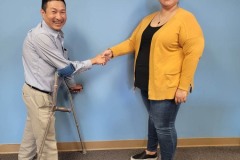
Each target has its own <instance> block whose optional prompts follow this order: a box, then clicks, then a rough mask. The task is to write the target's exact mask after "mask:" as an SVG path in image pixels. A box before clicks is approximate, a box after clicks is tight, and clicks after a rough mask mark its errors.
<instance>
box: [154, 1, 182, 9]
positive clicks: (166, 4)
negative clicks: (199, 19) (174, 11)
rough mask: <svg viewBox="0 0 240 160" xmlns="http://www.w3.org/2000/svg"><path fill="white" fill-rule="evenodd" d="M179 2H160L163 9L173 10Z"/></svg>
mask: <svg viewBox="0 0 240 160" xmlns="http://www.w3.org/2000/svg"><path fill="white" fill-rule="evenodd" d="M178 1H179V0H159V2H160V4H161V6H162V8H165V9H171V8H172V7H174V6H176V5H178Z"/></svg>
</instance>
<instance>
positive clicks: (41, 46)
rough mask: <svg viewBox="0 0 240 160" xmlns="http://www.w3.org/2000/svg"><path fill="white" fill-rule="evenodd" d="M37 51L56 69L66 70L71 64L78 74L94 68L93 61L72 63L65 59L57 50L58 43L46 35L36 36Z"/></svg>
mask: <svg viewBox="0 0 240 160" xmlns="http://www.w3.org/2000/svg"><path fill="white" fill-rule="evenodd" d="M34 42H35V47H36V48H35V49H36V50H37V53H39V56H40V57H41V58H42V59H43V60H44V61H45V62H47V63H48V64H50V65H51V66H54V67H55V68H56V69H62V68H65V67H66V66H67V65H69V64H70V63H72V64H73V66H74V67H75V72H74V74H76V73H81V72H83V71H85V70H88V69H90V68H91V67H92V64H91V61H90V60H86V61H70V60H68V59H66V58H65V57H64V55H63V54H62V53H61V51H59V49H58V48H57V45H56V44H55V43H56V42H55V41H54V40H53V39H52V38H51V37H49V36H48V35H46V34H38V35H37V36H35V41H34Z"/></svg>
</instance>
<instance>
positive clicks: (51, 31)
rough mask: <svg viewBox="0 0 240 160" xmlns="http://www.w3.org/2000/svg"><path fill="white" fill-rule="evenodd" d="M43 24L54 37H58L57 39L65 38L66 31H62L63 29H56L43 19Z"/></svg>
mask: <svg viewBox="0 0 240 160" xmlns="http://www.w3.org/2000/svg"><path fill="white" fill-rule="evenodd" d="M41 26H42V27H43V28H44V29H46V30H47V31H48V32H49V33H50V34H52V35H53V37H54V38H56V39H57V37H60V38H64V33H63V32H62V30H60V31H56V30H54V29H52V28H50V27H49V26H48V25H47V24H46V22H45V21H44V20H42V22H41Z"/></svg>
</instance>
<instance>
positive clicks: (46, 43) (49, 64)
mask: <svg viewBox="0 0 240 160" xmlns="http://www.w3.org/2000/svg"><path fill="white" fill-rule="evenodd" d="M22 61H23V67H24V76H25V81H26V83H28V84H30V85H32V86H34V87H36V88H38V89H41V90H44V91H48V92H52V91H53V84H54V74H55V72H56V71H57V70H58V69H62V68H65V67H66V66H68V65H69V64H70V63H72V64H73V66H74V67H75V69H76V70H75V73H80V72H83V71H85V70H88V69H90V68H91V67H92V63H91V61H90V60H86V61H81V62H80V61H70V60H68V54H67V50H66V49H64V47H63V32H61V31H56V30H53V29H51V28H50V27H49V26H48V25H47V24H46V23H45V22H44V21H42V22H41V23H40V24H38V25H37V27H36V28H34V29H32V30H30V31H29V32H28V34H27V37H26V38H25V41H24V44H23V55H22ZM69 79H70V80H71V78H69Z"/></svg>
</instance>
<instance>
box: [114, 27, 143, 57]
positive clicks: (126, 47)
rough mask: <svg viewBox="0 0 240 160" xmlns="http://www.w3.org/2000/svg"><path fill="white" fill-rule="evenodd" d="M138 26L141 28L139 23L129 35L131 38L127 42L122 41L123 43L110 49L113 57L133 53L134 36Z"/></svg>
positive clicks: (134, 45)
mask: <svg viewBox="0 0 240 160" xmlns="http://www.w3.org/2000/svg"><path fill="white" fill-rule="evenodd" d="M140 26H141V23H140V24H138V26H137V27H136V28H135V30H134V31H133V33H132V34H131V36H130V37H129V38H128V39H127V40H125V41H123V42H121V43H119V44H117V45H115V46H113V47H111V48H110V49H111V50H112V52H113V57H117V56H121V55H125V54H128V53H131V52H134V51H135V47H136V44H135V43H136V34H137V32H138V30H139V28H140Z"/></svg>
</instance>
